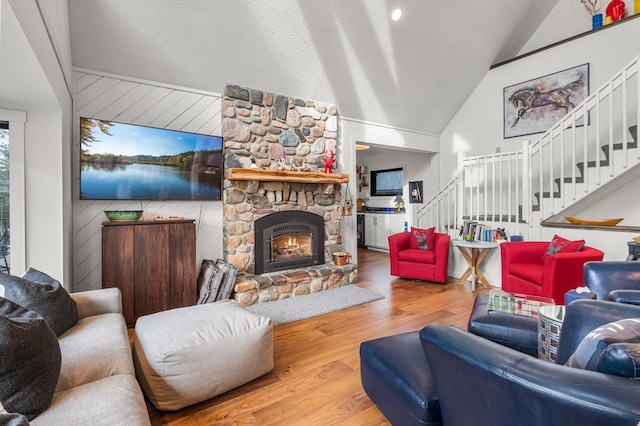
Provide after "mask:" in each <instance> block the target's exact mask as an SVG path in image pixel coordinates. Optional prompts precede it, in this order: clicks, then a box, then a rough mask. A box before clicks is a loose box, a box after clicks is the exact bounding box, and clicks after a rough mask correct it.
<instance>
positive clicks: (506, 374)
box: [420, 300, 640, 426]
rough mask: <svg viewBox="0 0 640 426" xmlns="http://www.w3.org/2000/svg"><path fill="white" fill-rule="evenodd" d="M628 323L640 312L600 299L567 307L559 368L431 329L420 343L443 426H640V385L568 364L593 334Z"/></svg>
mask: <svg viewBox="0 0 640 426" xmlns="http://www.w3.org/2000/svg"><path fill="white" fill-rule="evenodd" d="M623 318H640V307H638V306H634V305H625V304H620V303H613V302H609V301H599V300H578V301H575V302H574V303H572V304H570V305H569V306H567V314H566V316H565V320H564V322H563V325H562V331H561V335H560V347H559V349H558V357H557V363H552V362H549V361H544V360H540V359H537V358H534V357H532V356H529V355H526V354H523V353H521V352H518V351H516V350H513V349H510V348H507V347H504V346H502V345H500V344H497V343H495V342H492V341H490V340H487V339H484V338H482V337H479V336H476V335H474V334H472V333H469V332H466V331H463V330H461V329H459V328H456V327H451V326H443V325H431V326H428V327H425V328H424V329H422V330H421V331H420V340H421V342H422V346H423V349H424V352H425V354H426V357H427V360H428V363H429V365H430V368H431V376H432V379H433V381H434V385H435V391H436V393H437V395H438V398H439V402H440V411H441V413H442V419H443V424H446V425H471V424H491V425H494V426H501V425H504V426H514V425H530V424H544V425H558V426H567V425H574V424H580V425H594V426H595V425H598V426H606V425H611V426H613V425H616V426H621V425H634V426H636V425H638V423H639V422H640V403H638V401H640V383H638V382H637V381H635V380H632V379H629V378H624V377H619V376H614V375H609V374H604V373H599V372H594V371H587V370H581V369H577V368H572V367H566V366H564V365H562V364H564V363H565V362H566V361H567V360H568V359H569V357H570V356H571V355H572V354H573V352H574V351H575V349H576V348H577V346H578V344H579V343H580V342H581V341H582V339H583V338H584V337H585V336H586V335H587V334H588V333H589V332H590V331H592V330H593V329H594V328H597V327H599V326H601V325H604V324H607V323H609V322H612V321H616V320H619V319H623ZM483 420H484V421H483Z"/></svg>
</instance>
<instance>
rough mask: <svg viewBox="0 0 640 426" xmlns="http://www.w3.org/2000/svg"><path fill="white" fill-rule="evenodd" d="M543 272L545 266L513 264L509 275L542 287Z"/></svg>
mask: <svg viewBox="0 0 640 426" xmlns="http://www.w3.org/2000/svg"><path fill="white" fill-rule="evenodd" d="M543 270H544V265H542V264H537V263H512V264H510V265H509V274H511V275H514V276H516V277H518V278H522V279H523V280H527V281H529V282H532V283H535V284H538V285H542V272H543Z"/></svg>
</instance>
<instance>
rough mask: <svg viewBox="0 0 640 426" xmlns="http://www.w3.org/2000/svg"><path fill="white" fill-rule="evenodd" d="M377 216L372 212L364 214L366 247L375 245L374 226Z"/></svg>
mask: <svg viewBox="0 0 640 426" xmlns="http://www.w3.org/2000/svg"><path fill="white" fill-rule="evenodd" d="M377 222H378V218H377V216H376V215H373V214H365V215H364V244H365V245H366V246H367V247H370V246H371V247H374V246H375V245H376V232H377V230H376V228H377V226H376V225H377Z"/></svg>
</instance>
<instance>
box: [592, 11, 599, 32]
mask: <svg viewBox="0 0 640 426" xmlns="http://www.w3.org/2000/svg"><path fill="white" fill-rule="evenodd" d="M601 26H602V13H596V14H595V15H593V16H592V17H591V28H592V29H594V30H595V29H596V28H600V27H601Z"/></svg>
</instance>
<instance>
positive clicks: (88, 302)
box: [71, 287, 122, 318]
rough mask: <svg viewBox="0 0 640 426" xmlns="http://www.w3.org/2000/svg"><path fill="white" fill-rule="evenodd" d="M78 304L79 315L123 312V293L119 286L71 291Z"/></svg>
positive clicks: (82, 316)
mask: <svg viewBox="0 0 640 426" xmlns="http://www.w3.org/2000/svg"><path fill="white" fill-rule="evenodd" d="M71 298H72V299H73V300H75V302H76V305H77V306H78V316H79V317H80V318H86V317H90V316H93V315H100V314H107V313H116V314H121V313H122V295H121V293H120V290H119V289H118V288H117V287H111V288H102V289H99V290H90V291H82V292H78V293H71Z"/></svg>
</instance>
